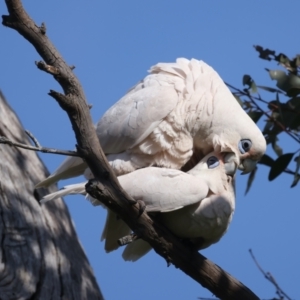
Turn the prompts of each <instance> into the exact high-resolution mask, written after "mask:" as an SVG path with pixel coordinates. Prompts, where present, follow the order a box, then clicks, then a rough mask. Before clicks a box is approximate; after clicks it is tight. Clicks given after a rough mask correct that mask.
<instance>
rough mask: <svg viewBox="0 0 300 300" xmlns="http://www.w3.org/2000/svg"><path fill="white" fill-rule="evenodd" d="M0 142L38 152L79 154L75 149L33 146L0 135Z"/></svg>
mask: <svg viewBox="0 0 300 300" xmlns="http://www.w3.org/2000/svg"><path fill="white" fill-rule="evenodd" d="M26 133H27V132H26ZM27 135H28V133H27ZM0 144H6V145H9V146H14V147H18V148H23V149H27V150H32V151H38V152H43V153H52V154H60V155H67V156H79V154H78V153H77V152H75V151H68V150H58V149H53V148H47V147H41V146H40V145H39V144H38V146H36V147H34V146H30V145H27V144H22V143H18V142H13V141H12V140H10V139H8V138H7V137H5V136H0Z"/></svg>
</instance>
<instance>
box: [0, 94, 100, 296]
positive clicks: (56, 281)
mask: <svg viewBox="0 0 300 300" xmlns="http://www.w3.org/2000/svg"><path fill="white" fill-rule="evenodd" d="M0 135H3V136H6V137H7V138H9V139H12V140H16V141H18V142H21V143H26V144H29V141H28V138H27V136H26V135H25V133H24V129H23V127H22V125H21V124H20V122H19V120H18V118H17V116H16V115H15V114H14V112H13V111H12V110H11V108H10V107H9V105H8V104H7V102H6V101H5V99H4V97H3V95H2V94H1V91H0ZM47 175H48V171H47V170H46V168H45V166H44V165H43V164H42V162H41V160H40V159H39V157H38V156H37V154H36V153H35V152H33V151H27V150H23V149H20V148H15V147H9V146H7V145H1V144H0V222H1V225H0V237H1V239H0V299H1V300H8V299H10V300H11V299H18V300H19V299H43V300H46V299H52V300H53V299H78V300H82V299H95V300H96V299H97V300H102V299H103V296H102V294H101V291H100V289H99V287H98V285H97V282H96V279H95V277H94V274H93V271H92V268H91V266H90V265H89V262H88V260H87V257H86V255H85V253H84V251H83V249H82V247H81V245H80V243H79V240H78V238H77V235H76V232H75V230H74V227H73V224H72V221H71V218H70V215H69V212H68V209H67V207H66V205H65V204H64V202H63V201H62V200H61V199H60V200H58V201H53V203H49V205H44V206H40V205H39V202H38V199H39V198H40V197H41V196H42V195H43V194H45V193H48V192H53V191H55V190H56V188H55V187H52V188H50V189H49V190H46V189H45V190H40V191H39V194H38V193H37V192H35V193H34V186H35V184H36V183H38V182H39V181H41V180H42V179H44V178H45V176H47Z"/></svg>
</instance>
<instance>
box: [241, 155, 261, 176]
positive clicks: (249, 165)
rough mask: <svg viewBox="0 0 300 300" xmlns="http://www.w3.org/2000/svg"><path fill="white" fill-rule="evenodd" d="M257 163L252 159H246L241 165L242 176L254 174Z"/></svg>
mask: <svg viewBox="0 0 300 300" xmlns="http://www.w3.org/2000/svg"><path fill="white" fill-rule="evenodd" d="M256 164H257V161H255V160H252V159H250V158H246V159H244V160H243V161H242V163H241V164H240V165H239V170H241V171H243V172H242V173H241V174H242V175H245V174H248V173H250V172H252V171H253V170H254V169H255V167H256Z"/></svg>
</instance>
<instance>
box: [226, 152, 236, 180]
mask: <svg viewBox="0 0 300 300" xmlns="http://www.w3.org/2000/svg"><path fill="white" fill-rule="evenodd" d="M237 165H238V163H237V158H236V155H235V154H234V153H228V154H226V155H225V157H224V167H225V173H226V175H229V176H232V177H233V176H234V175H235V172H236V170H237Z"/></svg>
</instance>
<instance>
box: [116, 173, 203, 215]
mask: <svg viewBox="0 0 300 300" xmlns="http://www.w3.org/2000/svg"><path fill="white" fill-rule="evenodd" d="M118 179H119V182H120V184H121V186H122V187H123V189H124V190H125V191H126V192H127V193H128V194H129V195H130V196H131V197H133V198H134V199H135V200H142V201H143V202H144V203H145V204H146V211H148V212H167V211H173V210H177V209H180V208H182V207H184V206H187V205H191V204H194V203H197V202H200V201H201V200H202V199H204V198H205V197H206V196H207V194H208V191H209V187H208V185H207V184H206V182H205V181H202V180H201V178H200V179H199V178H196V177H195V176H192V175H190V174H187V173H184V172H182V171H179V170H172V169H165V168H155V167H149V168H144V169H139V170H136V171H134V172H132V173H130V174H126V175H123V176H119V177H118Z"/></svg>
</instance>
